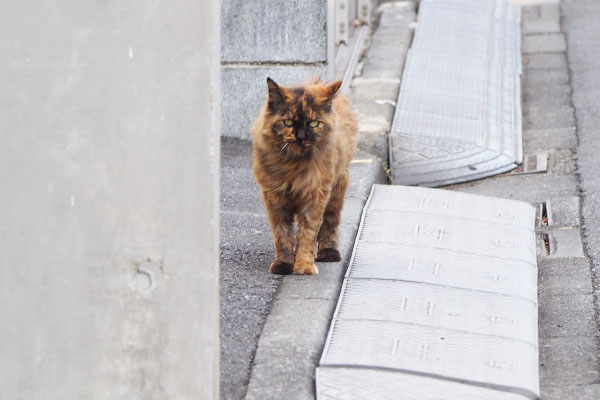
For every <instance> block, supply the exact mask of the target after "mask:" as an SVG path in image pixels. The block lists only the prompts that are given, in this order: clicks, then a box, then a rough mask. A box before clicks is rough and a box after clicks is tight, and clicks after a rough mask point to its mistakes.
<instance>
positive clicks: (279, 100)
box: [267, 78, 342, 157]
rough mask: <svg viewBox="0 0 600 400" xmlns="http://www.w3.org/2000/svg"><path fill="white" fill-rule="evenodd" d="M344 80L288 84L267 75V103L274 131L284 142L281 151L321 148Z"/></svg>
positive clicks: (298, 154) (290, 153)
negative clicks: (290, 85)
mask: <svg viewBox="0 0 600 400" xmlns="http://www.w3.org/2000/svg"><path fill="white" fill-rule="evenodd" d="M341 84H342V82H341V81H338V82H334V83H332V84H331V85H323V84H322V83H316V84H312V85H306V86H303V87H294V88H288V87H283V86H279V85H277V84H276V83H275V82H274V81H273V80H271V79H270V78H267V85H268V87H269V99H268V104H267V107H268V109H267V111H268V118H269V121H270V123H271V132H272V134H273V135H275V136H276V137H277V138H278V139H279V141H280V144H281V146H280V147H281V148H280V149H276V150H278V151H280V152H281V153H282V154H285V155H288V156H291V157H301V156H307V155H311V154H313V152H315V151H316V152H318V151H319V146H320V145H323V144H324V143H326V141H327V140H328V134H329V133H330V132H331V130H332V129H333V126H332V124H333V121H334V119H333V109H332V101H333V98H334V97H335V94H336V92H337V91H338V90H339V88H340V86H341Z"/></svg>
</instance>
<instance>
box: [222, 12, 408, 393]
mask: <svg viewBox="0 0 600 400" xmlns="http://www.w3.org/2000/svg"><path fill="white" fill-rule="evenodd" d="M383 8H384V9H385V11H384V12H383V14H382V18H381V20H380V21H379V24H378V29H377V35H376V36H374V37H372V38H371V39H370V40H371V41H372V44H371V46H370V47H369V50H368V52H367V53H366V54H365V55H364V57H363V59H362V61H361V66H360V68H359V72H358V75H359V76H358V77H356V78H355V79H354V80H353V81H352V83H351V86H350V90H349V91H348V96H349V97H351V99H352V102H353V104H354V109H355V110H356V111H357V114H358V122H359V132H360V134H359V136H360V140H359V142H360V143H359V147H360V148H361V149H364V150H367V151H369V152H370V153H367V152H363V151H359V152H358V153H357V154H356V156H355V159H354V161H353V163H352V164H351V166H350V186H349V187H348V191H347V193H346V200H345V204H344V210H343V213H342V225H341V242H340V251H341V253H342V257H343V260H342V262H340V263H328V264H322V265H320V266H319V270H320V273H319V275H317V276H312V277H298V276H287V277H281V276H273V275H270V274H269V273H268V265H269V263H270V261H271V259H272V257H273V246H272V242H271V234H270V231H269V227H268V223H267V219H266V216H265V213H264V207H263V204H262V200H261V198H260V192H259V189H258V186H257V185H256V183H255V181H254V178H253V176H252V170H251V169H252V168H251V165H252V161H251V160H252V155H251V153H252V150H251V144H250V143H249V142H245V141H240V140H237V139H231V138H224V139H223V140H222V143H221V146H222V156H221V397H222V398H223V399H241V398H247V399H261V400H264V399H282V398H285V399H288V400H293V399H312V398H313V397H314V371H315V368H316V366H317V364H318V360H319V357H320V355H321V351H322V348H323V345H324V342H325V337H326V334H327V329H328V328H329V323H330V320H331V316H332V314H333V309H334V307H335V304H336V302H337V298H338V294H339V291H340V287H341V284H342V280H343V274H344V272H345V269H346V267H347V264H348V261H349V258H350V255H351V248H352V245H353V243H354V236H355V234H356V230H357V229H358V224H359V221H360V216H361V211H362V207H363V206H364V203H365V200H366V196H367V194H368V193H369V191H370V189H371V186H372V185H373V184H374V183H385V182H386V175H385V171H384V169H383V167H382V162H385V161H386V159H387V136H386V133H387V131H389V128H390V126H391V119H392V115H393V106H391V105H390V103H392V104H393V103H394V101H395V99H396V97H397V93H398V88H399V86H400V75H401V73H402V65H403V63H404V56H405V54H406V49H407V48H408V45H409V43H410V39H411V31H410V28H409V24H410V22H411V21H413V20H414V18H415V13H414V9H415V4H414V2H410V1H409V2H404V3H402V4H399V5H394V4H387V5H385V6H383ZM273 371H276V379H274V376H273Z"/></svg>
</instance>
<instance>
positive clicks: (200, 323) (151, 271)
mask: <svg viewBox="0 0 600 400" xmlns="http://www.w3.org/2000/svg"><path fill="white" fill-rule="evenodd" d="M0 26H1V28H0V30H1V31H2V36H3V37H4V38H7V40H3V41H2V43H1V44H0V57H1V58H2V60H4V62H3V63H2V66H1V67H0V69H1V71H2V73H1V76H2V79H1V81H0V86H1V90H0V103H1V104H2V111H1V113H2V118H0V131H1V132H2V133H3V136H2V137H3V143H2V146H1V147H0V182H2V190H1V191H0V204H2V206H1V207H0V221H1V223H0V235H1V236H2V243H1V244H0V248H1V250H0V304H1V305H0V320H1V321H2V325H1V327H0V342H1V343H2V356H1V357H0V375H1V376H2V385H0V398H2V399H23V400H26V399H31V400H37V399H47V400H53V399H57V400H58V399H60V400H62V399H84V398H85V399H127V400H136V399H144V400H149V399H175V398H177V399H201V398H216V397H217V396H218V391H219V389H218V387H219V381H218V371H219V367H218V360H219V357H218V342H219V337H218V332H219V330H218V297H217V296H218V291H217V290H218V289H217V287H218V286H217V285H218V281H217V279H218V258H217V255H218V253H217V251H218V246H217V244H218V243H217V238H218V192H217V187H218V182H219V178H218V159H219V141H218V138H219V136H218V133H219V46H218V43H219V7H218V2H198V1H185V0H184V1H182V2H178V3H177V4H175V3H167V2H158V3H156V2H155V3H153V4H150V3H148V2H78V3H77V4H74V3H73V2H71V1H64V0H58V1H53V2H49V3H44V4H35V5H32V3H31V2H18V3H12V4H8V3H3V5H2V6H0ZM8 38H9V39H8Z"/></svg>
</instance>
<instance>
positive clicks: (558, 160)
mask: <svg viewBox="0 0 600 400" xmlns="http://www.w3.org/2000/svg"><path fill="white" fill-rule="evenodd" d="M573 173H575V156H574V154H573V151H572V150H571V149H560V150H551V151H549V152H548V174H549V175H569V174H573Z"/></svg>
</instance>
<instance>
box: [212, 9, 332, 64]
mask: <svg viewBox="0 0 600 400" xmlns="http://www.w3.org/2000/svg"><path fill="white" fill-rule="evenodd" d="M221 4H222V7H221V10H222V11H221V59H222V61H226V62H261V63H266V62H288V63H294V62H302V63H318V62H321V63H324V62H326V61H327V1H322V0H286V1H272V0H258V1H256V0H255V1H247V0H222V1H221Z"/></svg>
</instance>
